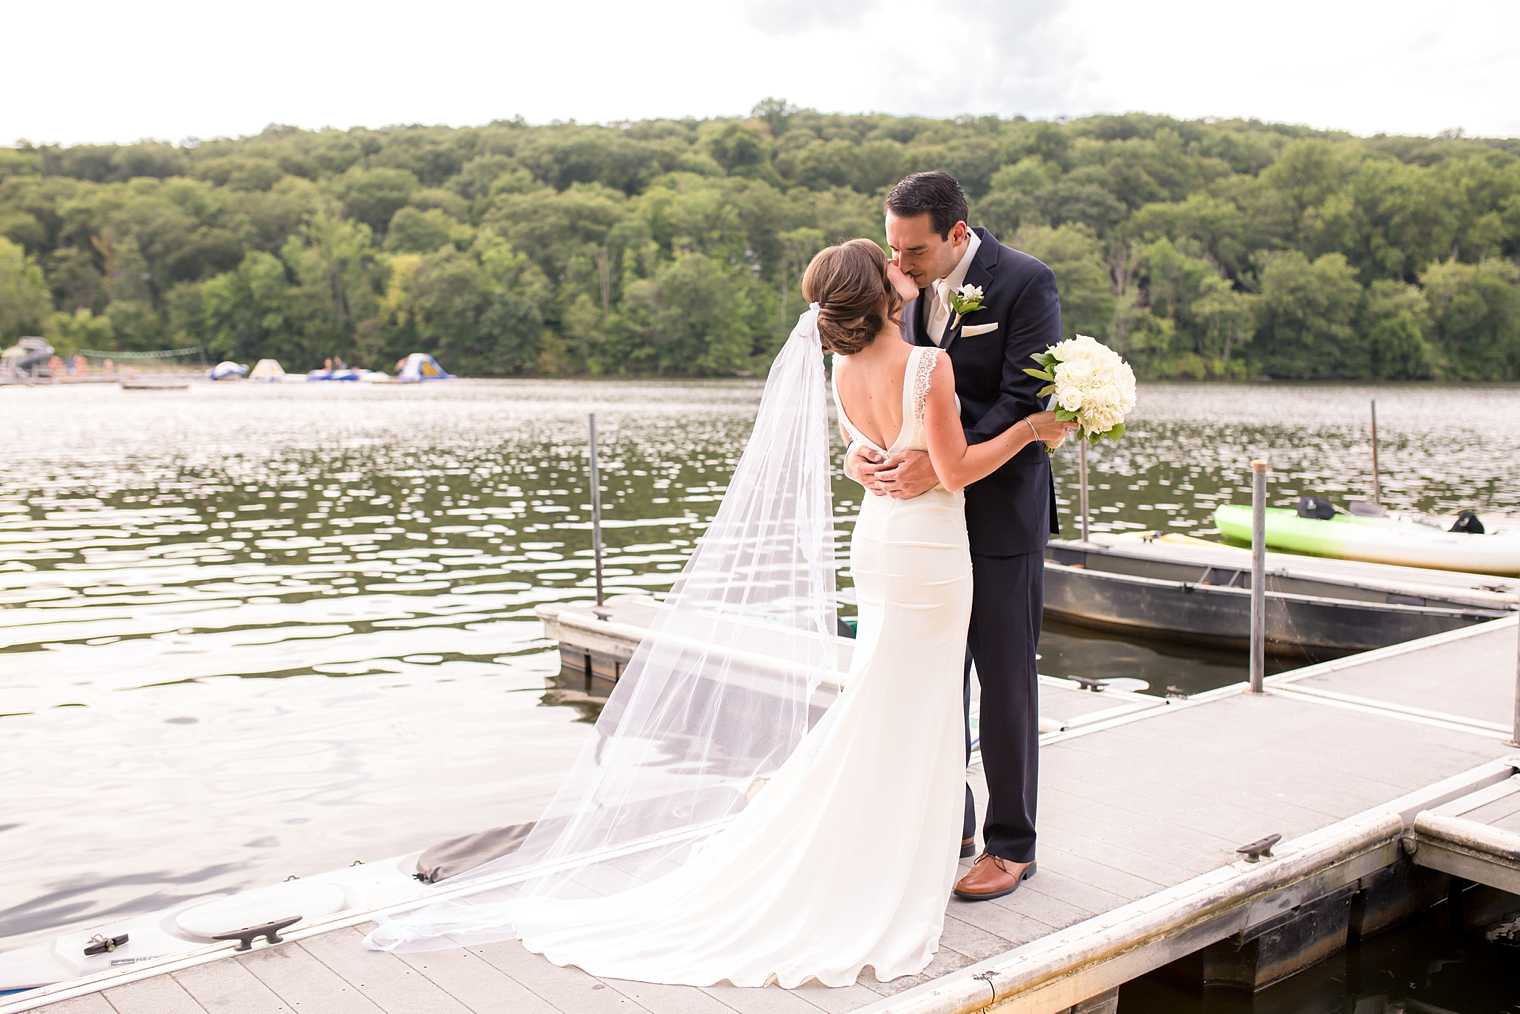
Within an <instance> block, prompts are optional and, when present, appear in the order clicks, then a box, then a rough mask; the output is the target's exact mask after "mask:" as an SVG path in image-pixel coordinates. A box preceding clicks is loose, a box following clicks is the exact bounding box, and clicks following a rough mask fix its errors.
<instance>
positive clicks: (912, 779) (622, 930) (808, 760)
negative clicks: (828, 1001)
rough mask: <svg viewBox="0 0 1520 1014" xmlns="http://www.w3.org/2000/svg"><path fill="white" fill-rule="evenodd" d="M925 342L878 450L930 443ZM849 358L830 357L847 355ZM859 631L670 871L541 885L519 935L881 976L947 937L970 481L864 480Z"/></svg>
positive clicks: (580, 954)
mask: <svg viewBox="0 0 1520 1014" xmlns="http://www.w3.org/2000/svg"><path fill="white" fill-rule="evenodd" d="M936 351H937V350H935V349H931V348H915V349H913V351H912V353H911V354H910V356H909V361H908V369H907V375H906V377H905V378H904V385H903V387H904V392H903V425H902V429H901V432H900V433H899V434H898V436H897V439H896V440H894V441H893V443H892V446H891V447H889V448H881V447H878V446H877V445H876V444H874V443H873V442H872V441H870V440H869V439H868V438H866V437H865V436H864V435H863V434H861V433H860V432H859V430H858V429H857V428H856V427H855V426H854V424H853V423H851V422H850V421H849V418H848V417H847V416H846V415H845V413H844V408H843V405H842V404H840V403H839V394H838V388H837V386H836V387H835V389H834V397H835V404H836V407H837V408H838V411H839V415H840V418H841V419H842V420H843V421H844V424H845V426H846V428H847V429H848V430H849V431H850V433H851V435H852V436H853V437H854V438H855V439H856V440H858V441H861V442H863V443H865V444H866V445H868V446H871V447H874V448H876V449H877V450H879V451H883V452H885V453H890V452H895V451H899V450H903V449H908V448H917V449H924V447H925V443H924V429H923V410H924V400H925V396H926V394H927V391H928V382H929V377H930V374H931V373H932V371H933V369H934V363H935V359H934V353H935V352H936ZM836 365H837V361H836ZM850 567H851V570H852V571H853V574H854V581H855V587H856V590H857V593H858V596H859V610H860V612H859V641H858V644H857V647H856V650H855V653H854V655H853V661H852V664H851V669H850V672H849V675H848V679H847V681H846V682H845V689H844V691H843V692H842V693H841V694H840V696H839V698H838V700H837V701H835V703H834V704H833V705H831V706H830V708H829V710H828V711H827V712H826V713H825V714H824V716H823V717H822V718H821V719H820V720H819V722H818V724H817V725H816V726H815V727H814V728H813V729H812V730H811V731H810V732H809V733H808V735H807V736H806V738H805V739H804V740H803V742H802V745H801V746H799V747H798V749H797V750H796V751H795V753H794V754H793V755H792V756H791V757H790V758H789V759H788V760H787V762H786V763H785V764H784V765H782V766H781V767H780V768H779V769H778V770H777V772H776V774H775V776H774V777H773V778H772V779H771V780H770V781H769V782H768V783H767V784H766V785H765V787H764V788H763V789H761V790H760V793H759V795H758V796H756V798H755V799H754V800H753V801H752V802H751V803H750V804H749V805H748V806H747V807H746V808H745V809H744V810H743V811H742V812H740V813H739V814H738V816H737V817H735V818H734V819H733V821H732V822H731V823H730V824H729V825H728V826H726V827H725V828H723V830H722V831H720V832H719V833H717V834H715V835H713V836H712V837H710V838H708V839H707V840H706V841H704V842H703V843H702V844H701V845H699V846H698V847H697V848H696V849H695V850H694V851H693V852H692V855H691V857H690V859H689V860H688V861H687V862H686V863H685V864H684V865H682V866H681V867H679V868H677V869H675V870H673V871H672V872H671V873H669V874H667V875H665V876H663V877H661V878H660V879H658V880H653V881H650V882H648V883H645V884H642V885H639V886H637V887H635V888H632V889H630V890H629V891H626V892H623V893H619V894H614V895H611V896H608V897H603V898H594V899H587V900H584V901H565V900H562V899H560V900H553V901H547V902H545V903H544V905H543V909H542V911H539V912H536V913H535V912H532V911H524V912H522V913H521V914H520V915H519V917H518V929H519V934H520V939H521V940H522V943H523V946H524V947H526V948H527V949H528V950H530V951H534V952H536V953H540V954H542V955H544V956H545V957H547V958H548V959H549V960H550V961H553V962H554V963H555V964H559V965H575V966H578V967H580V968H582V969H584V970H585V971H587V972H589V973H591V974H593V975H597V976H602V977H609V978H624V979H637V980H641V981H646V982H664V983H673V984H683V985H693V986H707V985H713V984H716V983H719V982H723V981H728V982H731V983H733V984H734V985H737V986H763V985H768V984H771V983H778V984H780V985H781V986H785V987H792V986H797V985H800V984H802V983H804V982H807V981H808V980H810V979H817V980H818V981H819V982H822V983H823V984H825V985H829V986H847V985H851V984H853V983H855V981H856V980H857V977H858V976H859V975H860V973H861V971H862V970H863V969H864V968H865V967H867V966H870V967H871V968H872V969H873V971H874V973H875V975H876V977H877V979H878V980H880V981H885V980H889V979H893V978H896V977H898V976H903V975H913V974H916V973H918V972H921V971H923V970H924V968H925V967H926V966H927V965H928V964H929V962H930V960H931V959H932V958H933V956H934V953H935V951H936V950H937V949H938V947H939V939H940V933H941V931H942V930H943V928H944V922H945V906H946V902H947V901H948V899H949V896H950V890H951V887H952V885H953V884H954V882H955V877H956V874H957V863H958V859H959V853H960V828H961V817H962V812H961V808H962V806H963V805H964V803H963V795H964V791H963V787H962V786H963V784H964V779H965V739H964V729H963V727H962V726H963V721H964V720H963V718H962V712H961V667H962V664H963V660H964V658H965V641H966V629H967V624H968V622H969V619H970V614H971V557H970V549H969V546H968V543H967V539H966V521H965V510H964V502H963V498H962V495H961V494H959V493H949V492H947V491H945V490H944V489H941V488H939V487H936V488H935V489H933V490H931V491H930V492H928V493H925V494H924V495H922V496H920V497H917V498H915V499H912V500H894V499H891V498H888V497H877V496H867V498H866V501H865V503H864V504H863V505H862V507H861V511H860V517H859V520H858V521H857V523H856V525H855V531H854V535H853V537H852V539H851V543H850Z"/></svg>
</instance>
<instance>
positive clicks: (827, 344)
mask: <svg viewBox="0 0 1520 1014" xmlns="http://www.w3.org/2000/svg"><path fill="white" fill-rule="evenodd" d="M802 295H803V298H805V299H806V300H807V301H808V302H810V303H817V304H818V335H819V337H820V338H822V340H823V351H825V352H838V353H840V354H841V355H846V356H848V355H853V354H854V353H856V352H859V351H860V350H861V349H863V348H865V347H866V346H867V345H869V344H871V342H872V341H874V340H875V339H876V335H877V333H878V332H880V331H881V329H882V328H883V327H884V326H885V325H886V323H887V321H889V320H890V321H894V322H895V321H896V320H897V313H898V311H899V310H901V309H902V297H900V296H898V294H897V290H896V289H894V288H892V284H891V283H890V282H889V281H887V255H886V254H885V253H883V252H882V249H881V247H879V246H877V245H876V244H875V243H874V242H873V241H871V240H869V239H852V240H850V241H849V242H848V243H841V244H839V245H838V246H831V247H825V248H824V249H822V250H820V251H818V253H817V254H816V255H815V256H814V257H813V260H812V261H811V263H809V264H808V266H807V271H806V272H804V273H803V275H802Z"/></svg>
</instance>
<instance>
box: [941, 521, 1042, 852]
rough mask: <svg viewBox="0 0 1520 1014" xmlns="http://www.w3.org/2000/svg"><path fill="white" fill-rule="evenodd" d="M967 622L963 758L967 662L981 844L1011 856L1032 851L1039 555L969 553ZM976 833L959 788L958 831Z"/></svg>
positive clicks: (971, 805) (972, 810) (972, 808)
mask: <svg viewBox="0 0 1520 1014" xmlns="http://www.w3.org/2000/svg"><path fill="white" fill-rule="evenodd" d="M971 577H972V588H973V591H972V600H971V627H970V630H969V632H968V634H967V638H966V667H965V687H964V707H965V717H966V760H967V763H970V760H971V666H972V664H973V663H975V665H976V674H977V679H978V680H979V681H980V683H981V686H982V702H981V753H982V768H983V770H984V771H985V773H986V775H987V792H988V802H987V814H986V818H985V819H984V820H983V822H982V836H983V841H984V844H983V848H984V849H985V850H986V851H987V852H990V853H992V854H993V855H995V856H1001V857H1002V858H1004V859H1009V860H1012V861H1014V862H1021V863H1023V862H1029V861H1030V860H1032V859H1034V857H1035V831H1034V820H1035V803H1036V797H1037V796H1038V793H1039V777H1040V707H1039V677H1038V674H1037V672H1036V669H1035V649H1036V646H1037V645H1038V643H1039V640H1040V618H1041V615H1042V613H1043V612H1044V606H1045V554H1044V553H1043V552H1037V553H1024V554H1022V555H1019V556H979V555H977V553H976V551H975V548H974V547H973V549H972V554H971ZM975 832H976V802H975V800H974V799H973V798H972V795H971V786H970V785H969V784H968V785H967V786H966V811H965V822H964V826H963V828H962V831H961V834H962V836H963V837H970V836H971V835H973V834H974V833H975Z"/></svg>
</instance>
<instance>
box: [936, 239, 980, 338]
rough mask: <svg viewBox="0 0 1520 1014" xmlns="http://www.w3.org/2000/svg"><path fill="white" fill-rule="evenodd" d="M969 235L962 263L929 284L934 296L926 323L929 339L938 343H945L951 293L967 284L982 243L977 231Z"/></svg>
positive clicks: (962, 255)
mask: <svg viewBox="0 0 1520 1014" xmlns="http://www.w3.org/2000/svg"><path fill="white" fill-rule="evenodd" d="M969 235H970V237H971V238H970V240H969V241H968V242H967V243H966V252H965V253H963V254H961V259H960V263H958V264H956V265H955V267H954V269H952V270H951V272H950V274H948V275H946V276H945V277H944V278H941V279H939V280H937V281H935V282H934V283H932V284H931V285H930V286H929V291H930V292H931V293H933V297H932V298H931V299H930V300H929V312H928V315H927V318H926V320H925V321H924V325H925V328H926V330H927V332H928V335H929V340H930V341H932V342H933V343H934V344H936V345H943V344H944V341H945V328H946V327H947V326H948V325H949V323H950V314H951V310H950V293H951V292H953V291H954V290H956V289H958V288H960V287H961V286H962V285H965V284H966V272H968V271H970V270H971V261H972V259H973V258H975V257H976V251H977V248H978V247H980V246H981V245H982V237H980V236H978V235H977V234H976V233H975V232H972V233H970V234H969Z"/></svg>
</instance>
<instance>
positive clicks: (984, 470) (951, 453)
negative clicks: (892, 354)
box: [924, 349, 1072, 493]
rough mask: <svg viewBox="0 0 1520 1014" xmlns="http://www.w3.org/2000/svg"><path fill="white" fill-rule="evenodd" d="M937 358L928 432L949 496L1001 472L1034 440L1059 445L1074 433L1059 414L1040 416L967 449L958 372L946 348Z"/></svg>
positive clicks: (926, 418) (932, 454)
mask: <svg viewBox="0 0 1520 1014" xmlns="http://www.w3.org/2000/svg"><path fill="white" fill-rule="evenodd" d="M934 358H935V362H934V370H933V372H932V373H930V375H929V394H928V398H927V400H926V402H925V404H924V431H925V435H926V436H927V439H928V444H929V462H930V464H932V465H933V466H934V474H935V475H937V476H939V482H940V485H941V486H944V487H945V488H946V489H948V490H949V491H950V492H952V493H954V492H957V491H958V490H961V489H964V488H966V487H967V486H969V485H971V484H972V483H973V482H976V481H977V480H978V479H981V478H984V477H986V476H988V475H990V474H992V473H993V472H995V471H997V470H998V469H999V468H1001V467H1002V465H1003V463H1004V462H1006V461H1007V460H1008V459H1009V458H1012V457H1013V456H1014V455H1015V454H1017V453H1019V452H1020V451H1022V450H1023V449H1024V448H1025V447H1028V446H1029V445H1030V444H1031V443H1033V442H1034V441H1035V440H1054V439H1056V438H1058V437H1059V436H1060V435H1061V434H1063V433H1065V432H1066V431H1067V430H1069V429H1070V428H1071V425H1072V424H1070V423H1061V422H1058V421H1057V420H1056V418H1055V414H1054V413H1051V412H1039V413H1036V414H1034V415H1031V416H1026V417H1025V418H1023V419H1020V420H1019V421H1017V422H1015V423H1014V424H1013V425H1012V426H1009V427H1008V428H1007V429H1005V430H1003V431H1002V432H1001V433H999V434H998V435H997V436H994V437H991V438H989V439H987V440H984V441H982V442H981V443H979V444H973V445H971V446H969V447H968V446H967V445H966V431H965V430H964V429H963V428H962V427H961V419H960V411H959V410H958V409H957V408H956V406H955V373H954V370H953V369H952V367H951V366H950V357H949V356H948V355H947V354H946V353H945V351H944V350H943V349H937V350H935V353H934Z"/></svg>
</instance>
